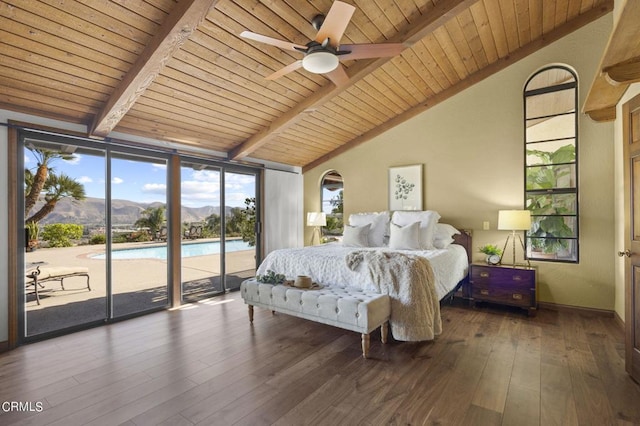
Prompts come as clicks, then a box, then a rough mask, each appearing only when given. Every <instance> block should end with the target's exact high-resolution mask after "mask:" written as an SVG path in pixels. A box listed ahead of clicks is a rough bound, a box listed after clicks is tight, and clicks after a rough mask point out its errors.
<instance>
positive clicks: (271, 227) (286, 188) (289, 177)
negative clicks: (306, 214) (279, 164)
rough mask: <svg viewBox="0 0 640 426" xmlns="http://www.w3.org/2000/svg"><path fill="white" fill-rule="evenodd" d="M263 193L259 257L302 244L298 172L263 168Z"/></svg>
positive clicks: (300, 194)
mask: <svg viewBox="0 0 640 426" xmlns="http://www.w3.org/2000/svg"><path fill="white" fill-rule="evenodd" d="M264 193H265V196H264V199H263V200H262V205H263V208H264V230H263V235H264V253H263V256H266V255H267V254H269V253H270V252H272V251H273V250H276V249H280V248H288V247H300V246H302V229H303V222H302V218H303V213H302V174H301V173H289V172H280V171H274V170H267V171H266V172H265V176H264Z"/></svg>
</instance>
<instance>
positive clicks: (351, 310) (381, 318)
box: [240, 279, 391, 358]
mask: <svg viewBox="0 0 640 426" xmlns="http://www.w3.org/2000/svg"><path fill="white" fill-rule="evenodd" d="M240 293H241V294H242V298H243V299H244V303H246V304H247V305H249V321H250V322H253V307H254V306H258V307H261V308H266V309H270V310H271V311H272V312H281V313H283V314H288V315H293V316H296V317H299V318H304V319H308V320H311V321H315V322H320V323H323V324H328V325H333V326H334V327H340V328H344V329H346V330H351V331H355V332H357V333H361V334H362V356H363V357H365V358H367V357H368V356H369V345H370V338H369V333H371V332H372V331H373V330H375V329H376V328H378V327H381V330H380V333H381V336H382V343H386V342H387V331H388V321H389V314H390V312H391V302H390V300H389V296H387V295H386V294H379V293H371V292H365V291H362V290H358V289H353V288H340V287H324V288H321V289H313V290H305V289H298V288H293V287H289V286H285V285H272V284H263V283H259V282H257V281H256V280H255V279H249V280H245V281H243V282H242V284H241V285H240Z"/></svg>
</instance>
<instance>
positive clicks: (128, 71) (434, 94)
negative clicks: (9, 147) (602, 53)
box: [0, 0, 613, 169]
mask: <svg viewBox="0 0 640 426" xmlns="http://www.w3.org/2000/svg"><path fill="white" fill-rule="evenodd" d="M345 2H347V3H350V4H352V5H354V6H355V7H356V10H355V13H354V15H353V17H352V19H351V22H350V24H349V25H348V27H347V29H346V31H345V33H344V36H343V38H342V40H341V42H342V43H383V42H400V43H404V45H405V46H406V48H405V49H404V50H403V51H402V53H401V54H400V55H399V56H396V57H393V58H381V59H361V60H356V61H353V60H352V61H345V62H344V63H343V64H344V66H345V68H346V72H347V74H348V75H349V77H350V80H349V81H348V83H346V84H343V85H341V86H340V87H337V86H335V85H334V84H333V83H332V82H331V81H330V80H329V79H327V78H326V77H324V76H323V75H317V74H311V73H309V72H307V71H305V70H302V69H300V70H298V71H295V72H292V73H289V74H287V75H286V76H283V77H281V78H279V79H276V80H272V81H270V80H265V78H264V77H265V76H268V75H270V74H272V73H273V72H274V71H277V70H279V69H281V68H282V67H284V66H286V65H288V64H291V63H292V62H294V61H296V60H298V59H301V57H302V55H301V54H297V53H296V52H292V51H286V50H281V49H279V48H277V47H273V46H270V45H267V44H262V43H258V42H255V41H252V40H249V39H245V38H242V37H240V33H241V32H242V31H245V30H249V31H252V32H256V33H260V34H264V35H267V36H269V37H273V38H277V39H281V40H286V41H290V42H293V43H298V44H303V45H304V44H306V43H307V41H309V40H310V39H312V38H314V36H315V34H316V30H315V29H314V28H313V27H312V25H311V24H310V21H311V19H312V18H313V17H314V16H315V15H317V14H319V13H327V12H328V10H329V9H330V7H331V5H332V1H331V0H284V1H283V0H279V1H278V0H260V1H258V0H234V1H231V0H218V1H216V0H180V1H179V2H176V1H174V0H135V1H127V0H111V1H108V0H92V1H86V0H84V1H83V0H0V108H3V109H8V110H12V111H19V112H26V113H30V114H34V115H38V116H44V117H50V118H55V119H60V120H64V121H68V122H74V123H82V124H85V125H87V128H88V129H89V136H92V137H105V136H108V135H109V133H110V132H112V131H115V132H122V133H128V134H132V135H139V136H145V137H151V138H155V139H159V140H165V141H170V142H174V143H180V144H184V145H186V146H192V147H199V148H204V149H208V150H213V151H217V152H222V153H224V154H223V155H226V156H227V158H228V159H232V160H242V159H244V158H247V157H250V158H252V159H257V160H268V161H275V162H280V163H285V164H289V165H295V166H302V167H303V168H304V169H308V168H310V167H313V166H315V165H317V164H320V163H321V162H322V161H325V160H327V159H329V158H331V157H332V156H335V155H337V154H338V153H341V152H344V151H345V150H347V149H350V148H352V147H354V146H356V145H358V144H361V143H362V142H365V141H367V140H369V139H371V138H373V137H375V136H377V135H379V134H381V133H382V132H384V131H386V130H388V129H389V128H391V127H393V126H395V125H397V124H399V123H401V122H403V121H405V120H407V119H408V118H411V117H413V116H415V115H416V114H418V113H420V112H422V111H424V110H426V109H428V108H430V107H432V106H433V105H435V104H437V103H438V102H441V101H443V100H444V99H447V98H448V97H450V96H452V95H454V94H456V93H458V92H460V91H462V90H464V89H466V88H468V87H469V86H470V85H472V84H474V83H476V82H478V81H480V80H482V79H484V78H486V77H488V76H490V75H491V74H493V73H495V72H496V71H499V70H501V69H503V68H505V67H506V66H508V65H510V64H512V63H513V62H515V61H517V60H519V59H521V58H522V57H524V56H526V55H528V54H531V53H533V52H535V51H536V50H538V49H540V48H542V47H544V46H546V45H548V44H549V43H551V42H553V41H555V40H557V39H559V38H561V37H563V36H565V35H567V34H569V33H571V32H572V31H575V30H576V29H578V28H580V27H582V26H583V25H586V24H588V23H589V22H591V21H593V20H595V19H597V18H599V17H601V16H603V15H604V14H606V13H608V12H610V11H611V10H612V9H613V0H557V1H550V0H544V1H543V0H375V1H373V0H345Z"/></svg>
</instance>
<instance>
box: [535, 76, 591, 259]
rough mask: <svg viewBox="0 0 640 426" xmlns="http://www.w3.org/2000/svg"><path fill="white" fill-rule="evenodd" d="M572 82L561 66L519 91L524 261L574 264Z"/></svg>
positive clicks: (575, 167)
mask: <svg viewBox="0 0 640 426" xmlns="http://www.w3.org/2000/svg"><path fill="white" fill-rule="evenodd" d="M577 104H578V79H577V76H576V74H575V72H574V71H573V70H571V69H569V68H568V67H565V66H550V67H546V68H543V69H541V70H540V71H538V72H536V73H535V74H534V75H533V76H531V77H530V78H529V80H528V81H527V83H526V85H525V88H524V114H525V120H524V123H525V125H524V134H525V147H524V148H525V205H526V208H527V209H528V210H530V211H531V229H530V231H529V232H527V238H526V241H527V256H528V258H529V259H531V260H551V261H560V262H575V263H577V262H578V236H579V232H578V117H577V112H576V108H577Z"/></svg>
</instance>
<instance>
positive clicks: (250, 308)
mask: <svg viewBox="0 0 640 426" xmlns="http://www.w3.org/2000/svg"><path fill="white" fill-rule="evenodd" d="M248 306H249V322H250V323H253V305H248Z"/></svg>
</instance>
